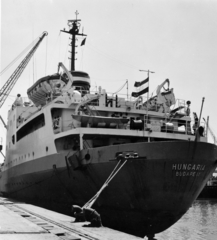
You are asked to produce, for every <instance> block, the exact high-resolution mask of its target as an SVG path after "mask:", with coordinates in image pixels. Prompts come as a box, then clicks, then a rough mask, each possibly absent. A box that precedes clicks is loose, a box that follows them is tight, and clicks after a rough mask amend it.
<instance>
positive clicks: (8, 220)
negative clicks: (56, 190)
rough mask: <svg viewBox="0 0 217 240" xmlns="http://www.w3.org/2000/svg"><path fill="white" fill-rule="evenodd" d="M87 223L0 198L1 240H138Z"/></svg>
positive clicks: (137, 239)
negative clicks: (86, 225)
mask: <svg viewBox="0 0 217 240" xmlns="http://www.w3.org/2000/svg"><path fill="white" fill-rule="evenodd" d="M85 224H88V222H86V223H84V222H76V223H75V222H74V218H73V217H70V216H67V215H64V214H61V213H57V212H54V211H50V210H47V209H44V208H41V207H38V206H35V205H31V204H27V203H22V202H16V201H15V200H11V199H8V198H4V197H0V240H29V239H31V240H87V239H88V240H139V239H142V238H139V237H135V236H133V235H129V234H126V233H123V232H119V231H116V230H113V229H110V228H107V227H100V228H94V227H84V225H85Z"/></svg>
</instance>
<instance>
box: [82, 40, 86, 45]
mask: <svg viewBox="0 0 217 240" xmlns="http://www.w3.org/2000/svg"><path fill="white" fill-rule="evenodd" d="M85 42H86V38H84V39H83V40H82V42H81V46H83V45H84V44H85Z"/></svg>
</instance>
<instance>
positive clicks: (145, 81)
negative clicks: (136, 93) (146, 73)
mask: <svg viewBox="0 0 217 240" xmlns="http://www.w3.org/2000/svg"><path fill="white" fill-rule="evenodd" d="M148 81H149V78H146V79H145V80H143V81H141V82H135V83H134V87H140V86H142V85H143V84H145V83H147V82H148Z"/></svg>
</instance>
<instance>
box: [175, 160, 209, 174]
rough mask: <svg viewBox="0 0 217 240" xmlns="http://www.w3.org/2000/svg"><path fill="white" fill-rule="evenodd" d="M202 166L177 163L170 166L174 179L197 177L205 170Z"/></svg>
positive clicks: (204, 166)
mask: <svg viewBox="0 0 217 240" xmlns="http://www.w3.org/2000/svg"><path fill="white" fill-rule="evenodd" d="M205 168H206V165H204V164H190V163H189V164H186V163H177V164H173V165H172V171H173V172H175V176H176V177H199V176H200V175H201V173H202V172H203V171H204V170H205Z"/></svg>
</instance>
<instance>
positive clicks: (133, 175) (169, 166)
mask: <svg viewBox="0 0 217 240" xmlns="http://www.w3.org/2000/svg"><path fill="white" fill-rule="evenodd" d="M127 150H132V151H134V152H135V151H136V152H138V154H139V157H138V158H129V159H128V160H127V162H126V164H125V165H124V166H123V168H122V169H121V170H120V171H119V172H118V174H117V175H116V176H115V177H114V179H113V180H112V181H111V182H110V183H109V185H108V187H107V188H105V190H104V191H103V192H102V194H101V195H100V197H99V198H98V200H97V202H96V203H95V204H94V206H93V207H94V208H95V209H97V210H98V212H99V213H100V214H101V217H102V222H103V224H104V225H105V226H109V227H111V228H114V229H118V230H121V231H124V232H128V233H131V234H134V235H137V236H142V237H144V236H145V235H147V234H154V233H158V232H161V231H164V230H165V229H167V228H168V227H170V226H171V225H172V224H174V223H175V222H176V221H178V220H179V219H180V218H181V217H182V215H183V214H184V213H186V211H187V210H188V208H189V207H190V206H191V204H192V203H193V201H194V200H195V199H196V198H197V197H198V195H199V193H200V192H201V190H202V189H203V187H204V186H205V184H206V182H207V180H208V178H209V176H210V174H211V173H212V172H213V171H214V169H215V167H216V159H217V148H216V146H215V145H213V144H208V143H202V142H190V141H189V142H152V143H135V144H123V145H116V146H109V147H108V146H107V147H101V148H95V149H92V150H90V151H89V150H88V151H89V153H90V155H93V156H94V160H93V161H92V162H91V163H90V164H87V165H86V166H85V167H81V168H79V167H78V168H75V167H73V165H70V163H68V162H66V160H65V156H64V155H63V154H54V155H49V156H46V157H43V158H40V159H35V160H32V161H29V162H26V163H23V164H20V165H18V166H15V167H11V168H10V169H9V170H8V171H6V172H3V173H1V192H2V193H3V194H5V195H7V196H9V197H13V198H17V199H20V200H23V201H26V202H32V203H34V204H37V205H40V206H45V207H47V208H50V209H52V210H55V211H60V212H62V213H66V214H70V208H71V205H72V204H78V205H80V206H83V205H84V204H85V203H86V202H87V201H88V200H89V199H91V198H92V197H93V195H95V194H96V192H97V191H98V190H99V189H100V188H101V187H102V185H103V184H104V182H105V181H106V179H107V178H108V176H109V175H110V173H111V172H112V171H113V169H114V168H115V166H116V164H117V160H116V159H115V158H114V157H111V156H115V153H117V152H121V151H127ZM96 156H98V158H97V157H96Z"/></svg>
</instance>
